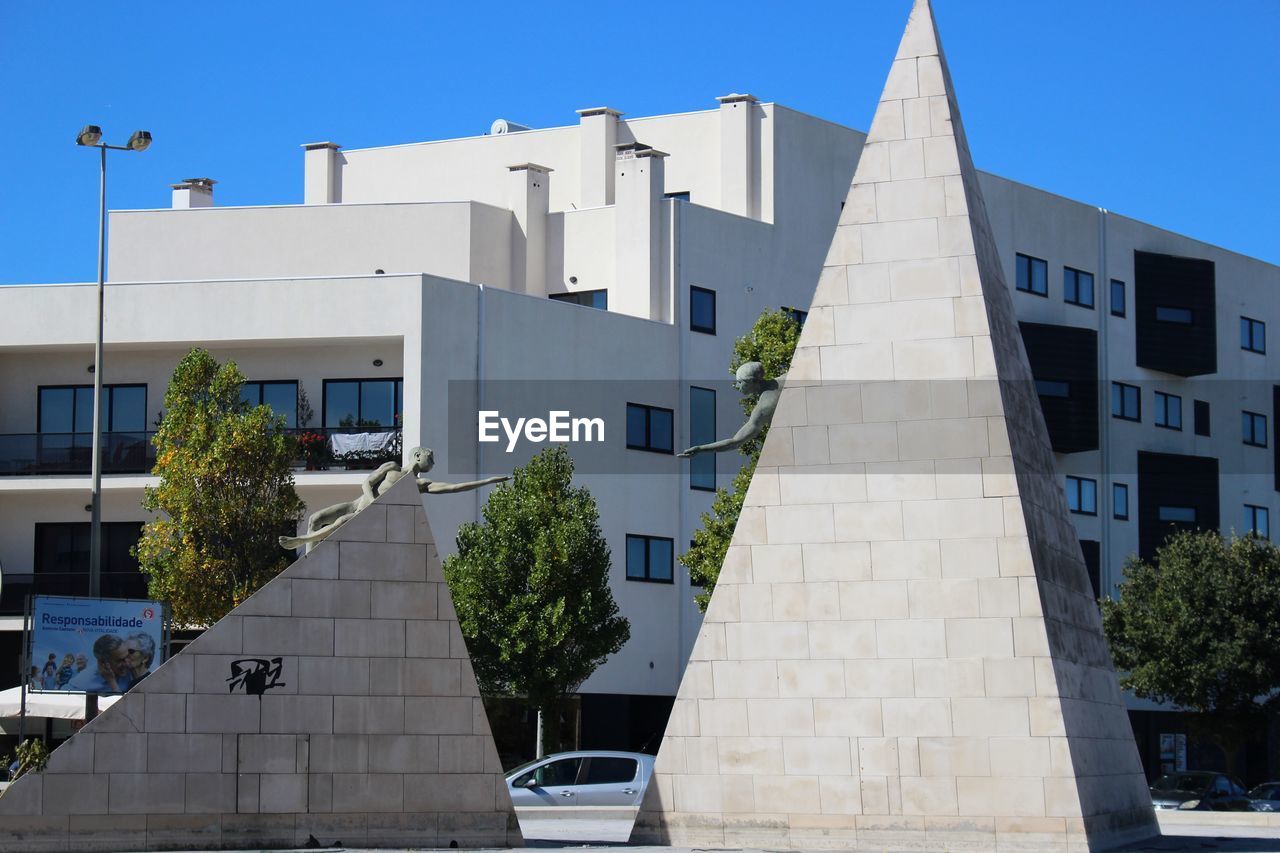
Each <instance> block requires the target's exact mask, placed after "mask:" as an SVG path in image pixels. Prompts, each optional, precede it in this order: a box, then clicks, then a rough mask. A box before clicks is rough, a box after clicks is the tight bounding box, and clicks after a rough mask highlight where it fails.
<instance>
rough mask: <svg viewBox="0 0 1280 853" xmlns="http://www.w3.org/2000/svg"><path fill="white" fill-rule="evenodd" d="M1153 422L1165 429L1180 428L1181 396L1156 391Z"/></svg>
mask: <svg viewBox="0 0 1280 853" xmlns="http://www.w3.org/2000/svg"><path fill="white" fill-rule="evenodd" d="M1155 424H1156V426H1158V427H1164V428H1165V429H1182V398H1181V397H1179V396H1177V395H1175V394H1165V393H1163V392H1160V391H1157V392H1156V415H1155Z"/></svg>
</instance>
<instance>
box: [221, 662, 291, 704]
mask: <svg viewBox="0 0 1280 853" xmlns="http://www.w3.org/2000/svg"><path fill="white" fill-rule="evenodd" d="M282 661H283V659H282V658H271V659H269V660H268V659H267V658H242V659H240V660H233V661H232V662H231V675H230V676H229V677H228V678H227V682H228V683H229V686H228V687H227V692H228V693H235V692H236V689H237V688H239V689H241V690H243V691H244V692H245V693H247V694H249V695H250V696H261V695H262V694H263V693H266V692H267V691H268V690H270V689H272V688H273V687H285V686H286V685H285V683H284V682H283V681H281V680H280V674H281V671H282V669H283V663H282Z"/></svg>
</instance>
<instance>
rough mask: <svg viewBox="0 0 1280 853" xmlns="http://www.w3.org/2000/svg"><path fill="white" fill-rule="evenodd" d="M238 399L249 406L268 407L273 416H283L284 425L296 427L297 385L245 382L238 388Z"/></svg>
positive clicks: (291, 382) (282, 382)
mask: <svg viewBox="0 0 1280 853" xmlns="http://www.w3.org/2000/svg"><path fill="white" fill-rule="evenodd" d="M240 399H242V400H244V401H245V402H246V403H248V404H249V405H250V406H260V405H265V406H268V407H269V408H270V409H271V411H272V412H273V413H274V414H277V415H284V425H285V426H287V427H289V428H291V429H292V428H293V427H296V426H297V425H298V383H297V382H293V381H280V382H246V383H244V384H243V385H241V386H240Z"/></svg>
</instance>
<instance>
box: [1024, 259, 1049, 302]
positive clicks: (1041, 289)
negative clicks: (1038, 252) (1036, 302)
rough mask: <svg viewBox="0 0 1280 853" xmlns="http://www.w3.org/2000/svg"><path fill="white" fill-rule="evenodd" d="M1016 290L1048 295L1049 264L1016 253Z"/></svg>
mask: <svg viewBox="0 0 1280 853" xmlns="http://www.w3.org/2000/svg"><path fill="white" fill-rule="evenodd" d="M1016 266H1017V269H1018V285H1017V286H1018V290H1021V291H1022V292H1024V293H1034V294H1035V295H1037V296H1048V295H1049V264H1048V263H1046V262H1045V261H1042V260H1041V259H1040V258H1033V257H1031V256H1030V255H1018V257H1017V264H1016Z"/></svg>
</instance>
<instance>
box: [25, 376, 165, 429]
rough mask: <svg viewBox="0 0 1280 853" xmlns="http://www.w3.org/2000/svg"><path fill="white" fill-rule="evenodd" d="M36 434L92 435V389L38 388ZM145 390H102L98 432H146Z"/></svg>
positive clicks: (121, 387)
mask: <svg viewBox="0 0 1280 853" xmlns="http://www.w3.org/2000/svg"><path fill="white" fill-rule="evenodd" d="M38 394H39V396H38V401H37V411H38V414H37V415H36V431H37V432H42V433H77V432H87V433H92V432H93V386H92V385H42V386H41V387H40V388H39V392H38ZM146 429H147V386H146V385H104V386H102V431H103V432H146Z"/></svg>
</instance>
